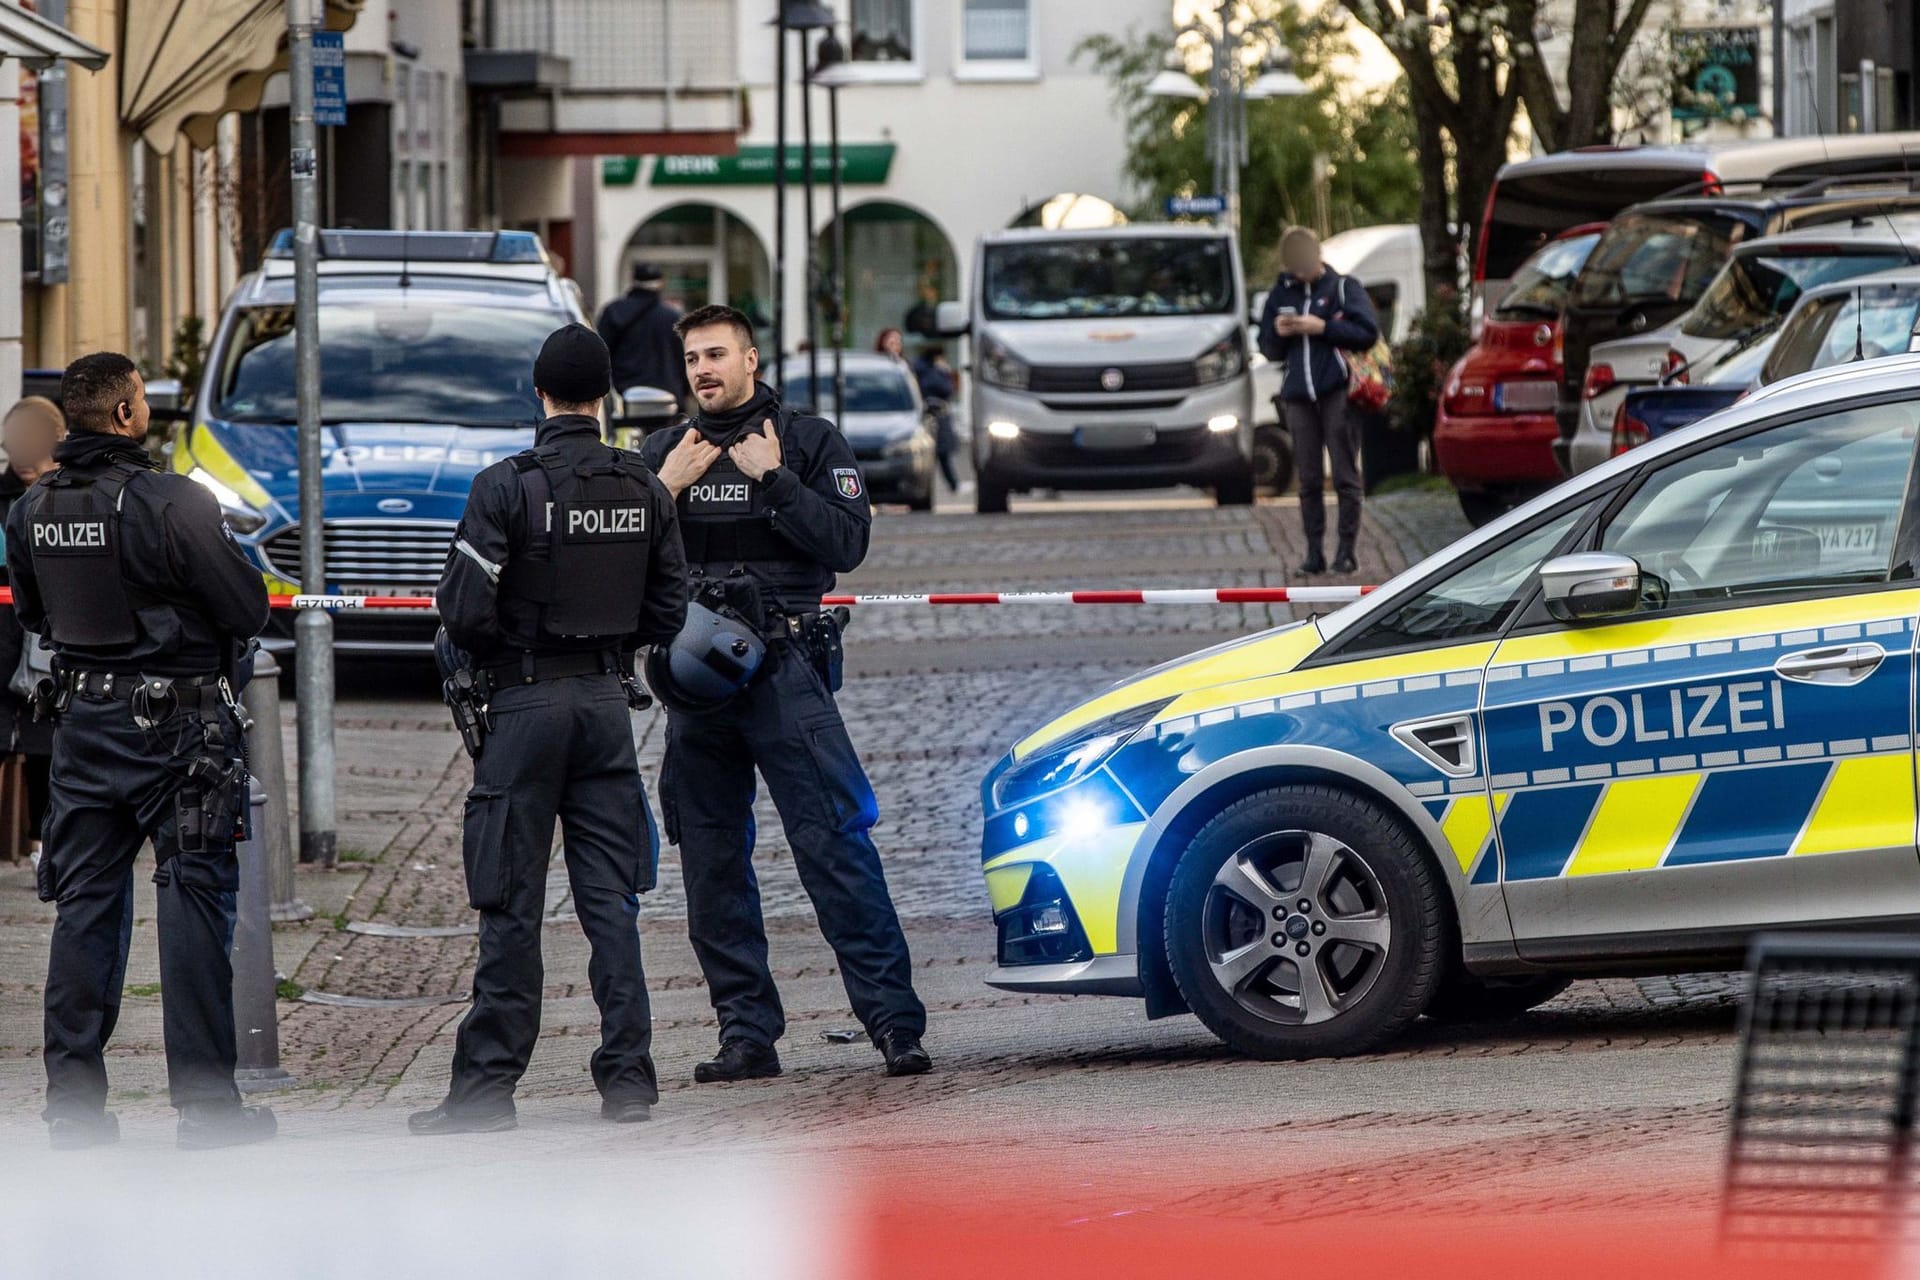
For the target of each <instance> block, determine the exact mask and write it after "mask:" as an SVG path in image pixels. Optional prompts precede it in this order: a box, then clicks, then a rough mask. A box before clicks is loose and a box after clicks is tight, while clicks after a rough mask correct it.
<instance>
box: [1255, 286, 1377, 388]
mask: <svg viewBox="0 0 1920 1280" xmlns="http://www.w3.org/2000/svg"><path fill="white" fill-rule="evenodd" d="M1281 307H1292V308H1293V313H1294V314H1295V315H1308V314H1312V315H1316V316H1319V317H1320V318H1321V319H1322V320H1325V321H1326V322H1327V330H1326V332H1325V333H1321V334H1304V333H1303V334H1297V335H1295V336H1293V337H1290V338H1283V337H1281V336H1280V335H1279V334H1277V333H1275V332H1274V331H1273V320H1274V317H1275V316H1277V315H1279V314H1280V308H1281ZM1378 341H1380V321H1379V319H1378V318H1377V317H1375V315H1374V313H1373V299H1371V298H1369V297H1368V296H1367V291H1366V290H1365V289H1364V288H1362V287H1361V285H1360V282H1359V281H1358V280H1355V279H1354V278H1353V277H1352V276H1343V275H1341V274H1339V273H1338V272H1336V271H1335V270H1334V269H1333V268H1332V267H1326V268H1324V269H1323V270H1322V271H1321V272H1320V278H1319V279H1318V280H1315V281H1314V282H1313V283H1312V284H1311V285H1309V284H1307V282H1306V281H1304V280H1302V279H1300V277H1298V276H1294V275H1289V274H1287V273H1286V272H1284V271H1283V272H1281V273H1280V278H1279V279H1278V280H1276V281H1274V285H1273V288H1272V289H1271V290H1269V291H1268V293H1267V305H1266V307H1265V308H1264V309H1263V310H1262V311H1261V313H1260V354H1261V355H1263V356H1265V357H1266V358H1267V359H1269V360H1284V361H1285V362H1286V365H1287V376H1286V378H1285V379H1284V380H1283V381H1282V382H1281V384H1280V398H1281V399H1282V400H1318V399H1319V398H1320V397H1321V396H1323V395H1326V394H1327V393H1329V392H1332V391H1344V390H1345V389H1346V386H1347V362H1346V360H1345V359H1343V358H1342V357H1341V354H1340V353H1341V352H1342V351H1366V350H1369V349H1371V348H1372V346H1373V344H1374V343H1376V342H1378Z"/></svg>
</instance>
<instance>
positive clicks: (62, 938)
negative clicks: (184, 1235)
mask: <svg viewBox="0 0 1920 1280" xmlns="http://www.w3.org/2000/svg"><path fill="white" fill-rule="evenodd" d="M127 683H128V685H129V686H132V685H133V684H135V683H137V678H135V677H129V678H128V681H127ZM223 714H226V713H223ZM227 719H228V723H227V726H226V729H227V740H228V741H229V742H233V743H238V742H239V741H240V730H239V726H238V725H237V724H234V723H233V722H232V717H231V715H228V716H227ZM203 752H204V747H203V746H202V737H201V729H200V715H199V712H198V711H197V710H194V709H190V708H185V707H176V708H175V709H174V710H172V712H171V713H170V714H168V715H166V716H165V717H164V718H162V719H158V720H157V722H156V723H155V724H154V725H153V727H152V728H150V729H143V728H141V727H140V726H139V725H137V724H136V723H134V718H133V708H132V706H131V705H130V704H129V703H128V700H127V699H126V698H125V697H124V696H108V697H103V698H92V697H87V696H85V695H80V694H76V695H75V696H74V699H73V701H72V703H71V704H70V705H69V706H68V707H67V709H66V711H64V712H62V713H61V716H60V720H59V725H58V728H57V729H56V731H55V733H54V735H53V766H52V768H53V787H52V797H51V799H50V801H49V804H48V808H47V825H46V830H45V832H44V833H43V840H42V849H43V852H42V854H41V859H40V868H39V875H38V885H39V890H40V896H41V897H42V898H44V899H47V900H49V901H52V902H54V903H55V904H56V916H55V919H54V925H53V939H52V946H51V948H50V950H49V953H48V957H47V988H46V1047H45V1060H46V1068H47V1109H46V1118H47V1119H49V1120H52V1119H55V1118H57V1117H61V1116H75V1117H80V1118H83V1119H84V1118H91V1117H96V1116H98V1115H99V1114H100V1112H101V1110H102V1109H103V1108H104V1107H105V1105H106V1100H107V1068H106V1061H105V1057H104V1053H105V1050H106V1045H107V1040H108V1038H109V1037H111V1036H112V1035H113V1029H114V1025H115V1023H116V1022H118V1020H119V1017H120V1000H121V989H122V986H123V985H124V983H125V981H126V974H127V947H128V943H129V942H130V940H131V939H132V936H133V869H134V860H135V859H136V858H137V857H138V856H139V853H140V849H141V846H142V845H144V844H145V843H146V841H148V840H149V839H150V840H152V841H153V846H154V851H155V856H156V859H157V860H158V863H159V865H158V867H157V869H156V870H155V871H154V875H153V881H154V884H155V886H156V887H157V893H156V895H155V896H156V898H157V902H158V905H157V910H156V915H155V924H156V926H157V928H158V931H159V934H160V1000H161V1027H162V1031H163V1034H164V1036H165V1040H166V1053H167V1085H168V1091H169V1094H170V1097H171V1100H172V1103H173V1105H174V1106H176V1107H183V1106H186V1105H188V1104H190V1103H213V1104H216V1105H223V1106H224V1105H236V1106H237V1105H238V1104H239V1101H240V1094H239V1091H238V1090H237V1089H235V1088H234V1083H233V1068H234V1060H235V1049H234V1033H233V967H232V964H231V960H230V949H231V947H232V944H233V916H234V899H235V895H236V893H237V892H238V890H239V887H240V863H239V860H238V858H237V857H236V856H235V851H234V845H233V841H232V838H231V833H230V832H228V831H211V830H210V831H209V832H208V834H207V839H206V848H205V849H204V850H203V851H199V852H194V853H188V852H185V851H182V850H181V849H180V841H179V822H178V816H177V812H176V809H175V804H176V799H177V797H178V796H179V794H180V792H181V790H182V788H183V785H184V783H185V781H186V776H187V765H188V762H189V761H190V760H191V759H192V758H193V757H194V756H197V755H200V754H203ZM229 758H230V759H232V758H237V757H235V756H231V755H230V756H229Z"/></svg>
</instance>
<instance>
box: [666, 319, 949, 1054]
mask: <svg viewBox="0 0 1920 1280" xmlns="http://www.w3.org/2000/svg"><path fill="white" fill-rule="evenodd" d="M679 333H680V336H681V339H682V341H683V343H684V344H685V350H686V362H687V376H688V380H689V382H690V383H691V384H692V387H693V394H694V398H695V400H696V402H697V404H698V407H699V408H698V412H697V413H696V414H695V415H694V418H693V420H692V422H691V423H690V424H688V425H684V426H681V427H676V428H672V429H669V430H667V431H663V432H658V433H656V434H654V435H652V436H650V437H648V439H647V443H646V445H645V447H644V448H643V449H642V450H641V456H642V457H643V458H645V459H646V460H647V463H648V465H650V466H652V467H653V468H654V470H655V471H656V473H657V474H658V475H659V477H660V480H661V482H662V483H663V484H665V485H666V487H667V489H668V490H669V491H670V492H671V493H672V494H673V495H674V499H675V502H676V504H677V505H678V506H679V509H680V521H681V526H680V527H681V535H682V538H683V539H684V540H685V542H686V547H687V562H688V564H689V565H690V566H691V569H692V573H693V574H694V585H695V589H696V592H700V591H701V590H702V589H703V588H707V587H720V588H725V589H726V591H727V593H728V594H729V596H730V598H731V602H732V603H733V605H734V606H735V607H736V608H737V609H739V610H740V611H741V612H753V611H755V610H757V611H758V613H759V616H758V618H756V619H754V620H755V621H756V622H758V623H759V624H760V625H761V626H762V627H763V628H764V635H765V638H766V639H767V641H768V655H767V656H768V661H767V663H766V664H765V666H764V667H763V669H762V671H761V673H760V676H759V678H758V679H757V680H756V681H755V682H754V683H753V684H751V685H749V686H748V687H747V689H746V690H745V691H744V692H743V693H741V694H740V695H739V696H738V697H736V698H734V699H733V700H731V701H730V702H728V703H727V704H726V705H724V706H723V707H721V708H719V709H717V710H712V711H707V712H705V713H700V712H692V713H689V712H688V711H687V710H676V709H675V707H674V704H673V702H672V701H668V699H667V695H664V694H663V701H667V704H668V723H667V758H666V761H665V764H664V765H663V767H662V770H661V781H660V790H661V799H660V804H661V811H662V816H663V818H664V819H665V822H666V826H667V832H668V838H669V839H672V840H675V841H676V842H677V843H678V844H679V846H680V852H681V859H682V865H683V867H684V869H685V873H686V885H687V923H688V933H689V935H690V936H691V938H692V940H693V947H694V951H695V954H696V955H697V956H698V958H699V960H700V968H701V971H702V972H703V973H704V974H705V975H706V979H707V987H708V990H709V992H710V996H711V999H712V1001H713V1006H714V1009H715V1010H716V1011H717V1012H718V1013H719V1015H720V1053H719V1055H718V1056H717V1057H716V1058H714V1059H713V1060H711V1061H708V1062H703V1063H700V1064H699V1065H698V1066H697V1067H696V1068H695V1070H694V1079H695V1080H697V1081H701V1082H703V1083H704V1082H717V1081H730V1080H745V1079H752V1078H757V1077H763V1076H774V1075H778V1074H779V1073H780V1059H779V1056H778V1054H777V1053H776V1052H775V1050H774V1042H775V1041H776V1040H778V1039H779V1038H780V1035H781V1033H782V1032H783V1031H784V1030H785V1029H786V1022H785V1018H784V1016H783V1015H782V1013H781V1009H780V995H779V992H778V991H776V990H775V989H774V984H773V975H772V974H771V973H770V972H769V971H768V968H767V935H766V929H765V927H764V925H763V924H762V922H761V917H760V894H759V889H758V887H757V885H756V883H755V880H754V874H753V864H752V855H753V842H754V827H753V790H754V785H753V771H754V767H755V766H756V765H757V766H759V769H760V774H761V776H762V777H763V778H765V779H766V783H767V790H768V792H769V793H771V795H772V796H773V802H774V805H775V807H776V808H778V810H779V812H780V821H781V824H782V825H783V826H784V827H785V828H786V833H787V840H788V843H789V844H791V845H792V847H793V857H794V865H795V868H796V869H797V870H798V871H799V873H800V882H801V884H802V885H803V886H805V888H806V890H807V895H808V896H809V897H810V898H811V899H812V900H813V907H814V911H815V913H816V914H817V915H818V916H819V919H820V929H821V932H822V933H824V934H825V935H826V939H827V941H828V942H829V943H830V944H832V946H833V950H834V954H835V955H836V956H838V957H839V962H840V976H841V980H842V982H844V983H845V985H846V989H847V997H848V999H849V1000H850V1001H851V1002H852V1005H853V1009H854V1012H855V1013H856V1014H858V1015H859V1018H860V1021H861V1022H862V1024H864V1025H865V1027H866V1029H867V1032H868V1034H869V1035H870V1036H871V1037H872V1039H873V1043H874V1045H875V1046H876V1047H877V1048H878V1049H879V1050H880V1052H881V1054H882V1055H883V1056H884V1057H885V1059H886V1064H887V1072H888V1074H890V1075H915V1074H918V1073H920V1072H923V1071H926V1070H927V1069H928V1068H929V1066H930V1065H931V1063H930V1062H929V1060H928V1057H927V1054H926V1052H925V1050H923V1049H922V1048H921V1047H920V1037H921V1036H922V1035H923V1034H924V1033H925V1031H926V1010H925V1008H924V1007H923V1006H922V1005H921V1003H920V1000H919V998H918V997H917V996H916V995H915V994H914V991H913V980H912V968H911V963H910V961H909V958H908V955H907V941H906V937H905V935H904V934H903V933H902V932H901V929H900V920H899V917H898V916H897V915H896V914H895V912H894V908H893V901H892V899H891V898H890V897H889V896H888V894H887V882H886V877H885V876H884V875H883V873H882V872H881V869H880V856H879V853H878V852H877V851H876V850H875V849H874V846H873V841H872V840H871V839H869V838H868V835H867V831H868V829H869V828H870V827H872V825H873V823H874V820H875V817H876V816H877V810H876V806H875V802H874V795H873V787H872V785H871V784H870V783H869V782H868V781H867V776H866V773H865V772H864V771H863V770H862V769H861V767H860V760H859V758H858V757H857V756H856V755H855V754H854V749H853V743H852V742H851V741H850V740H849V739H848V737H847V730H846V726H845V725H844V724H843V723H842V722H841V719H840V713H839V711H838V710H837V709H836V708H835V706H834V703H833V697H832V690H831V688H830V687H829V686H830V684H832V685H837V676H838V663H837V655H838V652H839V632H838V627H837V624H836V623H835V621H834V619H833V618H832V617H831V616H830V615H827V614H823V613H822V612H821V610H820V597H821V595H822V594H823V593H824V592H826V591H828V590H830V589H831V588H832V587H833V583H834V575H835V574H836V573H845V572H848V571H850V570H852V569H854V568H855V567H857V566H858V565H859V563H860V562H861V560H863V559H864V558H865V557H866V553H867V537H868V533H869V531H870V526H871V524H872V520H873V516H872V512H871V510H870V509H869V508H868V505H867V495H866V490H865V487H864V485H863V484H862V483H861V478H860V472H859V469H858V468H857V467H856V466H855V465H854V460H853V454H852V451H851V450H850V449H849V448H848V447H847V443H846V440H845V439H844V438H843V437H842V436H841V435H840V433H839V432H838V431H837V430H835V429H834V426H833V424H832V423H830V422H828V421H827V420H826V419H824V418H817V417H812V416H808V415H805V414H798V413H795V412H793V411H791V410H789V409H787V408H785V407H784V406H782V405H781V404H780V402H779V401H778V400H777V399H776V398H775V397H774V395H773V393H772V392H771V391H770V390H769V389H768V388H767V387H765V386H764V385H762V384H760V383H759V382H758V381H757V380H756V379H755V372H756V370H757V369H758V368H759V352H758V351H757V350H756V349H755V348H754V344H753V327H752V324H751V322H750V321H748V319H747V317H746V316H745V315H743V314H742V313H741V312H739V311H736V310H734V309H733V308H731V307H724V306H710V307H703V308H701V309H699V310H697V311H694V312H691V313H689V314H688V315H687V316H686V318H685V319H683V320H682V321H681V322H680V325H679ZM754 597H757V600H754ZM743 599H745V600H752V601H754V602H753V603H750V604H745V605H743V604H742V603H741V601H742V600H743ZM656 691H658V690H656Z"/></svg>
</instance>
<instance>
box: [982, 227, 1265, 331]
mask: <svg viewBox="0 0 1920 1280" xmlns="http://www.w3.org/2000/svg"><path fill="white" fill-rule="evenodd" d="M985 280H986V283H985V289H984V297H985V305H986V311H987V315H988V316H989V317H991V318H993V319H996V320H1058V319H1073V318H1089V319H1098V318H1100V317H1103V316H1194V315H1220V314H1225V313H1228V312H1231V311H1232V310H1233V293H1234V291H1233V258H1232V255H1231V254H1230V253H1229V252H1228V250H1227V242H1226V241H1225V240H1221V239H1213V238H1199V237H1194V236H1161V237H1152V238H1146V237H1143V238H1140V239H1099V240H1035V241H1030V242H1026V243H1018V244H995V245H988V246H987V250H986V276H985Z"/></svg>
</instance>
